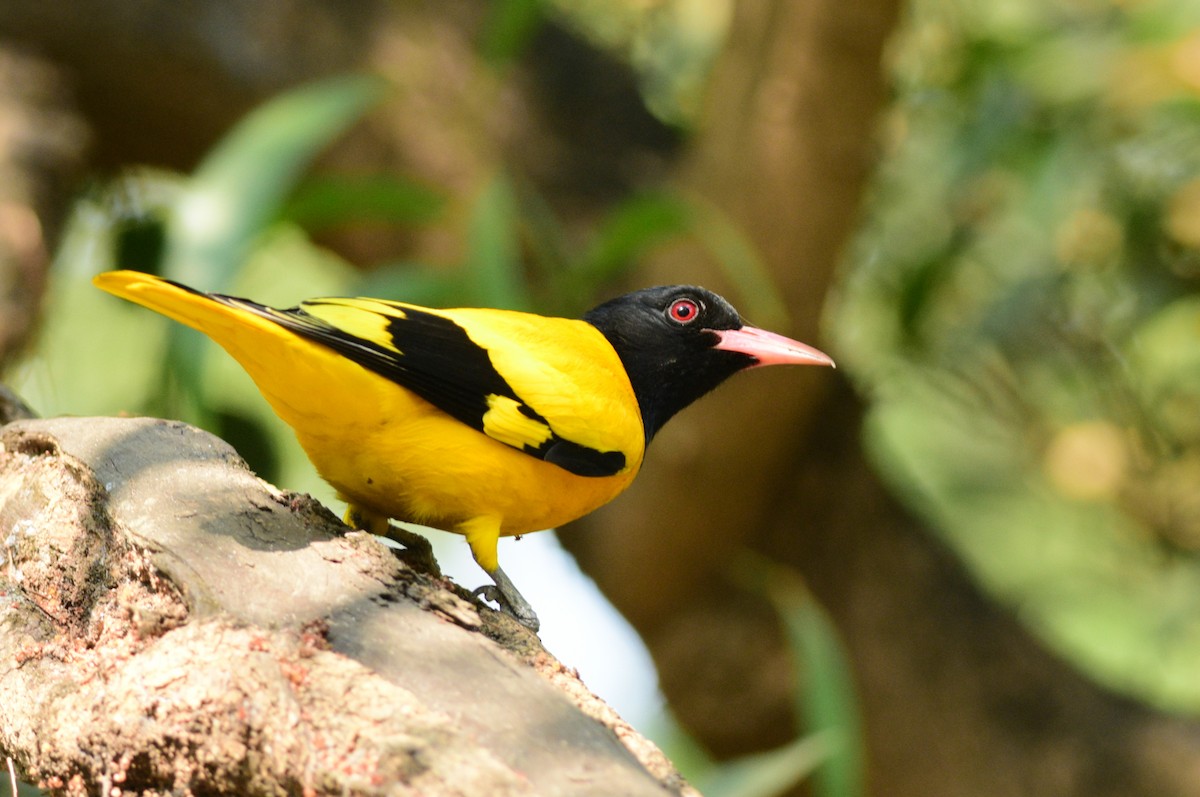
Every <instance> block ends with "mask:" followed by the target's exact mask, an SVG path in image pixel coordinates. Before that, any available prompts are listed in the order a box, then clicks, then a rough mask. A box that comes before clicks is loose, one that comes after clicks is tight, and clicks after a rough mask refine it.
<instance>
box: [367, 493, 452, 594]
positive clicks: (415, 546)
mask: <svg viewBox="0 0 1200 797" xmlns="http://www.w3.org/2000/svg"><path fill="white" fill-rule="evenodd" d="M345 523H346V525H347V526H349V527H350V528H353V529H359V530H360V531H365V532H368V533H370V534H374V535H376V536H379V537H387V538H389V539H393V540H395V541H396V542H398V543H400V544H401V545H403V546H404V551H403V553H397V556H399V557H400V559H402V560H403V561H405V562H407V563H408V564H409V565H410V566H412V567H413V568H414V569H417V570H421V571H423V572H426V573H429V574H430V575H433V576H436V577H438V578H441V576H442V569H441V567H439V566H438V563H437V559H435V558H434V556H433V544H432V543H430V542H429V540H427V539H426V538H425V537H422V536H421V535H420V534H417V533H416V532H415V531H410V530H409V529H406V528H404V527H402V526H393V525H392V524H391V523H390V522H389V521H388V518H387V517H386V516H384V515H380V514H376V513H375V512H372V511H371V510H369V509H364V508H363V507H361V506H355V505H354V504H350V505H349V506H347V507H346V517H345Z"/></svg>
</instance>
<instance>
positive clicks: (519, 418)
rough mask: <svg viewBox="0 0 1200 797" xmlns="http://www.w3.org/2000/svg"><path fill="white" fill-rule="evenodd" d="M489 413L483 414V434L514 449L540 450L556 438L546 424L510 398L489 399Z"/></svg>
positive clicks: (490, 397)
mask: <svg viewBox="0 0 1200 797" xmlns="http://www.w3.org/2000/svg"><path fill="white" fill-rule="evenodd" d="M487 406H488V411H487V412H485V413H484V414H483V433H484V434H486V435H487V436H488V437H491V438H494V439H496V440H499V441H500V442H501V443H504V444H506V445H510V446H512V447H513V448H520V449H524V448H525V447H526V446H528V447H529V448H532V449H537V448H540V447H541V446H542V445H543V444H544V443H545V442H546V441H547V440H549V439H550V438H551V437H553V436H554V431H553V430H552V429H551V428H550V427H549V426H548V425H547V424H546V423H545V422H544V421H539V420H536V419H534V418H530V417H529V416H528V415H526V414H525V413H523V412H522V411H521V408H522V407H523V406H524V405H523V404H521V402H519V401H516V400H515V399H511V398H509V397H508V396H497V395H496V394H495V393H493V394H491V395H489V396H488V397H487Z"/></svg>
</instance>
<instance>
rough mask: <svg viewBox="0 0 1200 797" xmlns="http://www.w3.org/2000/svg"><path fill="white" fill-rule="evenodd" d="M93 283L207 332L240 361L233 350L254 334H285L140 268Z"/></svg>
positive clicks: (247, 313) (246, 313)
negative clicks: (146, 272) (139, 269)
mask: <svg viewBox="0 0 1200 797" xmlns="http://www.w3.org/2000/svg"><path fill="white" fill-rule="evenodd" d="M92 284H94V285H95V286H96V287H97V288H100V289H102V290H106V291H108V292H109V293H111V294H113V295H114V296H120V297H121V298H122V299H128V300H129V301H131V302H133V303H134V304H140V305H141V306H142V307H147V308H149V309H151V310H153V311H155V312H156V313H162V314H163V315H165V316H166V317H167V318H171V319H174V320H175V321H178V322H179V323H181V324H186V325H187V326H189V327H191V328H192V329H198V330H200V331H201V332H203V333H204V334H205V335H208V336H209V337H210V338H212V339H213V340H214V341H216V342H217V343H219V344H221V346H222V347H223V348H225V349H226V350H227V351H229V353H230V354H232V355H233V356H234V358H235V359H237V360H238V361H239V362H240V361H241V358H240V357H238V355H237V354H236V353H235V352H234V349H237V348H241V347H242V346H244V345H245V343H246V341H247V340H248V339H249V338H252V337H256V333H261V334H266V335H268V336H279V335H281V334H287V335H288V337H291V335H290V333H285V332H284V330H282V329H281V328H280V327H279V325H277V324H273V323H272V322H270V321H268V320H267V319H265V318H262V317H261V316H257V315H255V314H254V313H251V312H250V311H248V310H242V309H239V308H236V307H230V306H229V305H226V304H222V303H220V302H218V301H216V300H215V299H213V298H211V297H210V296H208V295H207V294H204V293H201V292H199V291H194V290H192V289H191V288H186V287H184V286H182V285H178V284H176V283H174V282H169V281H167V280H165V279H163V278H162V277H156V276H154V275H153V274H144V273H142V272H140V271H109V272H107V273H105V274H97V275H96V276H95V277H93V278H92Z"/></svg>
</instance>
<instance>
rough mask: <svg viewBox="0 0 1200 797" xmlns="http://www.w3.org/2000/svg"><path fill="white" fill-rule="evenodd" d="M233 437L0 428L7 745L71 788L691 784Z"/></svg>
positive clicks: (510, 640) (186, 430) (120, 426)
mask: <svg viewBox="0 0 1200 797" xmlns="http://www.w3.org/2000/svg"><path fill="white" fill-rule="evenodd" d="M344 531H345V528H344V527H343V526H341V524H339V523H338V522H337V520H336V519H335V518H334V517H333V516H332V515H331V514H330V513H329V512H328V511H327V510H325V509H323V508H322V507H320V506H319V505H318V504H316V503H315V502H313V501H312V500H311V499H310V498H308V497H307V496H301V495H296V494H291V493H284V492H280V491H278V490H276V489H275V488H273V487H271V486H270V485H268V484H266V483H264V482H262V481H260V480H259V479H257V478H256V477H255V476H254V475H253V474H251V473H250V472H249V471H248V470H247V469H246V467H245V465H244V463H242V461H241V460H240V458H238V456H237V455H236V453H234V451H233V450H232V449H231V448H230V447H229V446H228V445H226V444H225V443H224V442H222V441H220V440H218V439H216V438H214V437H212V436H210V435H208V434H205V433H203V432H200V431H198V430H196V429H194V428H192V427H189V426H186V425H184V424H179V423H170V422H165V421H157V420H151V419H111V418H76V419H55V420H48V421H39V420H24V421H18V422H15V423H12V424H9V425H8V426H5V427H2V428H0V532H2V533H3V535H4V546H5V548H4V553H5V557H4V558H5V561H4V563H3V567H2V568H0V694H2V695H3V696H4V699H3V700H0V749H2V750H3V751H5V752H6V753H8V754H10V755H12V756H13V757H14V759H15V760H16V761H17V764H18V766H19V767H20V768H21V769H22V770H23V771H24V773H25V774H26V776H27V777H28V778H30V779H32V780H40V781H41V782H42V784H43V785H44V786H46V787H49V788H51V789H53V790H55V791H61V792H64V793H68V794H97V793H103V794H106V795H108V794H122V793H123V794H155V793H160V794H166V793H172V794H240V795H259V794H263V795H265V794H280V795H282V794H326V793H337V794H363V795H367V794H371V795H373V794H389V795H390V794H395V795H408V794H412V795H417V794H420V795H432V796H436V795H476V794H488V795H588V794H596V795H601V794H603V795H611V794H622V795H641V794H646V795H668V794H684V795H687V794H695V792H694V790H692V789H691V788H690V787H689V786H687V785H686V784H685V783H684V782H683V781H682V779H681V778H680V777H679V775H678V774H677V773H676V772H675V771H674V769H673V768H672V767H671V765H670V763H669V762H668V761H667V760H666V759H665V758H664V757H663V756H662V754H661V752H659V751H658V750H657V748H655V747H654V746H653V745H652V744H651V743H649V742H647V741H646V740H644V739H642V738H641V737H640V736H638V735H637V734H636V733H635V732H634V731H633V730H632V729H631V728H629V726H628V725H625V724H624V723H622V722H621V721H620V719H619V718H618V717H616V715H615V714H614V713H613V712H612V711H611V710H610V709H609V708H608V707H607V706H605V705H604V704H603V703H602V702H601V701H599V700H598V699H597V698H595V697H594V696H592V695H591V694H590V693H589V692H588V691H587V689H586V688H585V687H584V686H583V685H582V684H581V683H580V682H579V680H578V678H577V676H576V675H575V674H574V673H573V672H571V671H569V670H567V669H566V668H564V667H563V666H562V665H561V664H559V663H558V662H557V661H556V660H554V659H553V658H552V657H551V656H549V655H548V654H547V653H546V652H545V651H544V650H543V649H542V648H541V646H540V644H539V643H538V640H537V638H536V637H535V636H534V635H533V634H531V633H529V632H528V631H526V630H525V629H523V628H521V627H520V626H518V625H517V624H516V623H515V622H513V621H511V620H510V619H509V618H507V617H502V616H499V615H496V614H495V613H493V612H490V611H480V610H478V609H477V608H476V606H475V605H474V604H472V603H471V602H469V601H468V600H465V599H464V597H463V593H462V592H461V591H459V590H457V588H456V587H454V585H453V584H451V583H450V582H448V581H445V580H443V579H439V578H435V577H432V576H430V575H427V574H425V573H421V572H417V571H415V570H413V569H411V568H409V567H408V566H407V565H405V564H404V563H403V562H401V561H399V560H398V559H397V558H396V557H395V556H393V555H392V554H391V553H390V552H389V551H388V550H387V549H386V548H384V547H383V546H382V545H381V544H379V543H378V541H376V540H375V539H374V538H371V537H369V536H367V535H364V534H361V533H351V534H344Z"/></svg>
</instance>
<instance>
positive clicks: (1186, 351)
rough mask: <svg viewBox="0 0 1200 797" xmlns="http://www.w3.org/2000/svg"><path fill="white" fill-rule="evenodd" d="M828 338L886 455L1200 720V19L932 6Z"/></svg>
mask: <svg viewBox="0 0 1200 797" xmlns="http://www.w3.org/2000/svg"><path fill="white" fill-rule="evenodd" d="M890 69H891V72H892V75H893V79H894V82H895V86H896V90H897V96H896V100H895V103H894V106H893V108H892V110H891V111H890V113H889V115H888V117H887V118H886V120H885V124H884V126H883V145H884V158H883V163H882V167H881V170H880V173H879V176H878V178H877V180H876V182H875V185H874V189H873V192H872V195H871V197H870V201H869V203H868V207H867V211H866V215H865V224H864V225H863V228H862V230H861V233H860V235H859V236H858V237H857V240H856V241H855V243H854V246H853V248H852V252H851V254H850V257H849V258H848V261H849V262H848V263H847V266H846V269H845V272H844V274H843V279H842V282H841V285H840V288H839V291H838V293H837V297H836V301H835V302H834V303H833V306H832V307H831V308H830V312H829V317H828V320H829V322H830V324H829V325H830V328H831V330H832V332H833V334H834V336H835V338H836V340H837V348H838V350H839V355H840V356H839V364H841V363H844V364H845V365H847V366H849V368H848V370H849V371H850V373H851V374H852V375H853V376H854V377H855V378H856V379H857V380H858V381H859V383H860V385H861V386H862V388H863V389H864V390H865V392H866V393H867V394H868V395H869V396H870V397H871V401H872V406H871V409H870V414H869V418H868V422H867V435H868V444H869V448H870V451H871V454H872V456H873V457H874V459H875V461H876V462H877V464H878V465H879V467H880V469H881V470H882V472H883V473H884V475H885V476H886V478H887V479H888V480H889V481H890V482H891V483H892V484H893V485H894V486H895V488H896V489H897V491H898V492H899V493H900V494H902V495H904V496H905V497H906V498H907V500H908V501H909V503H910V505H911V506H913V507H914V508H915V509H916V510H917V511H919V512H920V513H922V514H923V515H924V516H925V517H927V518H928V519H929V520H931V521H932V523H933V525H934V526H935V527H936V528H937V529H938V530H939V532H940V533H941V535H942V536H943V538H944V539H945V541H946V542H947V543H948V544H949V545H950V546H951V547H952V548H953V549H954V550H955V551H957V552H958V554H959V555H960V556H961V557H962V559H963V560H964V561H965V562H966V563H967V564H968V566H969V567H970V569H971V570H972V571H973V572H974V573H975V575H976V576H977V577H978V579H979V581H980V582H981V583H982V584H983V585H984V586H985V588H986V589H987V590H988V591H990V592H991V593H993V594H994V595H996V596H998V597H999V598H1000V599H1001V600H1002V601H1003V602H1004V603H1005V604H1007V605H1008V606H1010V607H1012V609H1013V611H1014V612H1016V613H1017V614H1018V616H1019V617H1021V618H1022V619H1023V620H1024V621H1025V622H1026V623H1027V624H1028V625H1029V626H1030V627H1031V628H1033V629H1034V630H1035V631H1037V632H1038V633H1039V634H1041V635H1042V636H1043V638H1044V639H1045V640H1046V641H1047V642H1048V643H1049V644H1050V645H1051V647H1052V648H1054V649H1055V650H1057V651H1058V652H1059V653H1061V654H1062V655H1064V656H1066V657H1068V658H1069V659H1070V660H1072V661H1073V662H1075V663H1076V664H1077V665H1078V666H1080V667H1081V668H1082V669H1083V670H1084V671H1086V672H1088V673H1090V674H1091V675H1092V676H1094V677H1095V678H1097V679H1098V680H1099V681H1101V682H1103V683H1105V684H1107V685H1109V686H1110V687H1112V688H1115V689H1118V690H1121V691H1124V692H1126V693H1128V694H1131V695H1135V696H1137V697H1139V698H1141V699H1145V700H1148V701H1150V702H1152V703H1155V704H1157V705H1159V706H1161V707H1164V708H1167V709H1170V710H1176V711H1187V712H1197V711H1200V680H1198V679H1197V678H1196V677H1195V673H1196V672H1198V671H1200V615H1197V613H1196V612H1195V607H1196V606H1197V605H1200V294H1198V291H1197V289H1198V287H1200V281H1198V280H1200V5H1198V4H1196V3H1194V2H1187V1H1181V0H1143V1H1142V2H1136V3H1109V2H1090V1H1088V2H1075V1H1074V0H1055V1H1052V2H1044V1H1043V0H1010V2H1004V3H992V2H986V1H985V0H968V1H966V2H958V3H942V2H935V1H934V0H918V1H917V2H914V3H912V4H911V6H910V13H909V16H908V18H907V21H906V23H905V25H904V28H903V30H902V31H901V33H900V35H899V36H898V37H897V39H896V40H895V41H894V42H893V45H892V48H891V60H890Z"/></svg>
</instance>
